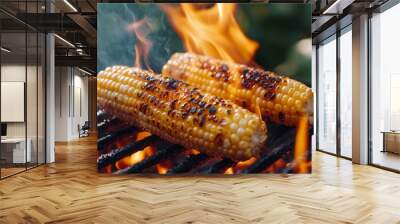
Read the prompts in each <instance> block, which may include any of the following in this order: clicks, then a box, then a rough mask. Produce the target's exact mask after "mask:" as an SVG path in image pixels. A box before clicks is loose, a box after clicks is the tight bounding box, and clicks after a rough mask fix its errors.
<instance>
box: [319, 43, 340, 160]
mask: <svg viewBox="0 0 400 224" xmlns="http://www.w3.org/2000/svg"><path fill="white" fill-rule="evenodd" d="M317 63H318V90H317V94H318V108H317V111H318V112H317V113H318V121H317V123H318V140H317V141H318V145H317V147H318V149H319V150H322V151H326V152H329V153H336V132H337V131H336V36H332V37H331V38H329V39H328V40H327V41H325V42H324V43H322V44H320V45H319V47H318V62H317Z"/></svg>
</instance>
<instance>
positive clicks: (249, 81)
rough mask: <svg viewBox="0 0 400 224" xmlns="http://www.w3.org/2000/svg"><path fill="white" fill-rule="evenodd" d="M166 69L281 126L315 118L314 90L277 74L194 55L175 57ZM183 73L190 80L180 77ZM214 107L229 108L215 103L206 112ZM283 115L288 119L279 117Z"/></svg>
mask: <svg viewBox="0 0 400 224" xmlns="http://www.w3.org/2000/svg"><path fill="white" fill-rule="evenodd" d="M187 58H190V60H188V59H187ZM166 67H167V68H168V69H167V70H166V71H165V72H164V71H163V73H164V74H165V75H167V76H170V77H174V78H179V79H181V81H184V82H187V83H188V84H190V85H192V86H194V87H198V88H199V89H200V90H202V91H204V92H206V93H209V94H212V95H215V96H219V97H222V98H224V99H228V100H231V101H232V102H235V103H236V104H237V105H240V106H242V107H245V108H246V109H248V110H250V111H252V112H255V113H257V114H258V115H261V116H262V117H268V118H269V119H270V120H272V121H273V122H276V123H279V124H284V125H288V126H296V125H297V124H298V121H299V119H300V118H301V117H303V116H308V117H310V116H312V115H313V111H312V108H311V107H310V106H308V105H312V100H313V96H312V95H313V94H312V91H311V88H309V87H307V86H306V85H304V84H302V83H300V82H298V81H296V80H293V79H290V78H288V77H285V76H282V75H280V74H278V73H275V72H270V71H265V70H262V69H259V68H253V67H249V66H246V65H240V64H235V63H232V62H227V61H223V60H219V59H215V58H212V57H209V56H201V55H195V54H191V53H175V54H174V55H173V56H172V57H171V58H170V60H169V61H168V62H167V65H166ZM180 72H185V73H187V76H185V77H183V78H182V77H179V75H178V76H177V74H179V73H180ZM210 103H212V104H213V105H218V106H225V104H224V102H223V101H221V100H219V99H214V100H213V101H212V102H208V103H207V104H206V105H204V108H205V109H206V110H208V108H209V107H211V105H210ZM226 106H227V107H229V105H226ZM280 112H282V113H283V117H284V119H282V118H281V117H282V116H278V113H280ZM226 114H228V113H226Z"/></svg>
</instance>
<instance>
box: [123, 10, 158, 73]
mask: <svg viewBox="0 0 400 224" xmlns="http://www.w3.org/2000/svg"><path fill="white" fill-rule="evenodd" d="M127 29H128V30H129V31H132V32H133V34H135V36H136V38H137V41H136V44H135V67H138V68H145V69H148V70H151V71H152V69H151V67H150V64H149V59H148V58H149V52H150V48H151V46H152V45H153V43H152V41H151V40H150V39H149V38H147V36H148V35H149V33H150V31H151V30H150V22H149V19H148V18H147V17H145V18H144V19H141V20H138V21H136V22H134V23H132V24H130V25H129V26H128V27H127Z"/></svg>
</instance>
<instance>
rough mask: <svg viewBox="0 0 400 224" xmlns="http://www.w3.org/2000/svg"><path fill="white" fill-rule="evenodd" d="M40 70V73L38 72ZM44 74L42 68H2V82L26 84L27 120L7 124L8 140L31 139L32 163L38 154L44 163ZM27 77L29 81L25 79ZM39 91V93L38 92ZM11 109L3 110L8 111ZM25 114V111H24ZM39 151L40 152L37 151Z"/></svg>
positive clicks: (10, 66)
mask: <svg viewBox="0 0 400 224" xmlns="http://www.w3.org/2000/svg"><path fill="white" fill-rule="evenodd" d="M36 69H38V71H37V70H36ZM43 76H44V74H43V73H42V68H41V66H39V67H36V65H34V66H32V65H28V66H27V67H25V64H3V65H2V66H1V81H2V82H3V81H8V82H15V81H17V82H24V83H26V91H27V93H26V108H22V110H26V115H27V120H26V121H24V122H6V123H7V137H8V138H25V135H26V136H27V138H28V139H30V143H31V146H30V147H31V151H32V154H31V155H32V158H34V159H33V160H32V161H33V162H36V158H37V157H36V156H37V154H36V153H37V152H38V153H39V156H38V158H39V162H40V163H43V162H44V156H42V155H44V147H45V146H44V145H45V143H44V134H45V132H44V124H45V121H44V115H43V110H44V89H43V86H44V80H43ZM26 77H27V80H25V78H26ZM37 91H38V92H37ZM8 109H9V108H1V110H8ZM24 112H25V111H24ZM38 115H39V116H38ZM37 150H38V151H37Z"/></svg>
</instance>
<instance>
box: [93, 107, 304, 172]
mask: <svg viewBox="0 0 400 224" xmlns="http://www.w3.org/2000/svg"><path fill="white" fill-rule="evenodd" d="M97 119H98V120H97V122H98V141H97V143H98V154H99V157H98V160H97V168H98V170H99V172H103V173H115V174H129V173H158V174H183V173H187V174H223V173H225V174H246V173H296V172H298V171H297V170H296V166H297V165H298V163H297V161H296V159H295V155H294V148H295V139H296V128H294V127H287V126H284V125H277V124H272V123H271V122H268V123H270V124H269V125H268V133H269V136H268V140H267V141H266V143H265V146H264V147H263V151H262V153H261V157H260V158H258V159H254V158H253V159H250V160H248V161H241V162H235V161H233V160H231V159H229V158H223V157H213V156H208V155H206V154H204V153H200V152H199V151H197V150H195V149H186V148H184V147H182V146H180V145H176V144H172V143H170V142H168V141H165V140H163V139H160V138H159V137H157V136H155V135H152V134H150V133H147V132H144V131H141V130H138V129H137V128H136V127H134V126H131V125H128V124H126V122H123V121H121V120H119V119H118V118H115V117H112V116H109V115H108V114H106V113H105V112H104V111H102V110H98V113H97ZM308 133H312V130H309V132H308ZM308 138H309V141H308V142H310V140H311V134H309V135H308ZM137 155H140V156H137ZM304 156H305V162H306V163H309V162H310V161H311V153H310V150H308V151H307V152H306V155H304ZM309 167H310V166H309ZM310 171H311V168H308V170H307V172H310Z"/></svg>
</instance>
